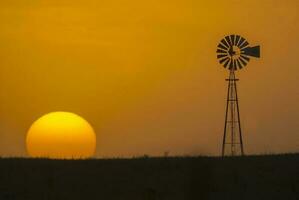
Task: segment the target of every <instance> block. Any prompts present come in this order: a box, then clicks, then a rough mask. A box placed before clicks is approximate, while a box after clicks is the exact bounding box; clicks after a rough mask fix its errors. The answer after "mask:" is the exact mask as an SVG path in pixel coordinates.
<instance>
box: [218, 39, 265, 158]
mask: <svg viewBox="0 0 299 200" xmlns="http://www.w3.org/2000/svg"><path fill="white" fill-rule="evenodd" d="M251 57H255V58H260V46H254V47H250V46H249V43H248V42H247V40H246V39H244V38H243V37H241V36H240V35H228V36H226V37H224V38H223V39H222V40H221V41H220V43H219V45H218V47H217V59H218V60H219V63H220V64H222V65H223V66H224V68H226V69H228V70H229V77H228V79H226V81H228V90H227V101H226V111H225V123H224V133H223V140H222V151H221V155H222V156H243V155H244V146H243V138H242V129H241V122H240V110H239V101H238V93H237V81H239V79H237V78H236V76H235V71H236V70H238V69H243V68H244V67H245V66H246V65H247V64H248V62H249V61H250V58H251Z"/></svg>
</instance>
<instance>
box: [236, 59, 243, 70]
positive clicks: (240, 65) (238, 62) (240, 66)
mask: <svg viewBox="0 0 299 200" xmlns="http://www.w3.org/2000/svg"><path fill="white" fill-rule="evenodd" d="M237 64H238V67H239V69H242V68H243V67H242V64H241V63H240V61H239V59H237Z"/></svg>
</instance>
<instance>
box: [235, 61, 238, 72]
mask: <svg viewBox="0 0 299 200" xmlns="http://www.w3.org/2000/svg"><path fill="white" fill-rule="evenodd" d="M234 70H238V68H237V61H236V60H234Z"/></svg>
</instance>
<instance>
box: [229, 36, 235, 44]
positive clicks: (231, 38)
mask: <svg viewBox="0 0 299 200" xmlns="http://www.w3.org/2000/svg"><path fill="white" fill-rule="evenodd" d="M230 40H231V41H232V46H234V45H235V35H231V36H230Z"/></svg>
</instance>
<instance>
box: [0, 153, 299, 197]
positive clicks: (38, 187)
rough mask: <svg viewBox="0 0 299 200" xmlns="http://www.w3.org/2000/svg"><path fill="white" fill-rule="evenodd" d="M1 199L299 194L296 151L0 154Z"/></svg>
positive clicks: (278, 195)
mask: <svg viewBox="0 0 299 200" xmlns="http://www.w3.org/2000/svg"><path fill="white" fill-rule="evenodd" d="M0 199H1V200H2V199H3V200H5V199H8V200H14V199H28V200H35V199H36V200H43V199H57V200H59V199H63V200H68V199H69V200H75V199H80V200H92V199H102V200H143V199H144V200H185V199H186V200H187V199H190V200H193V199H194V200H195V199H196V200H201V199H229V200H234V199H238V200H240V199H250V200H257V199H271V200H272V199H282V200H292V199H294V200H295V199H299V155H298V154H293V155H273V156H249V157H235V158H225V159H222V158H208V157H175V158H146V157H145V158H136V159H99V160H47V159H12V158H10V159H1V160H0Z"/></svg>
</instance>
